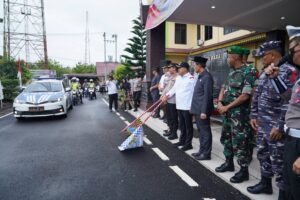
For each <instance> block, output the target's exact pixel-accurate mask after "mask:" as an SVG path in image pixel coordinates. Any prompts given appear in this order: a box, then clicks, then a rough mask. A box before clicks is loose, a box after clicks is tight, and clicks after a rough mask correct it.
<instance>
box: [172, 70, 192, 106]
mask: <svg viewBox="0 0 300 200" xmlns="http://www.w3.org/2000/svg"><path fill="white" fill-rule="evenodd" d="M195 83H196V81H195V78H194V76H193V75H191V74H190V73H187V74H185V75H184V76H178V77H177V78H176V82H175V85H174V87H173V88H172V89H171V90H170V91H169V92H168V93H167V96H168V97H169V98H170V97H172V96H173V95H175V94H176V108H177V109H178V110H190V109H191V105H192V98H193V94H194V87H195Z"/></svg>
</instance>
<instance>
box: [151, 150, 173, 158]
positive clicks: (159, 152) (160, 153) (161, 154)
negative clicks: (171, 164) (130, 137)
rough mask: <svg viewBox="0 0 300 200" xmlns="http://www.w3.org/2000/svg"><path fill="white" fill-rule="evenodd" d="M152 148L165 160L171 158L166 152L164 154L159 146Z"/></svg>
mask: <svg viewBox="0 0 300 200" xmlns="http://www.w3.org/2000/svg"><path fill="white" fill-rule="evenodd" d="M152 150H153V151H154V152H155V153H156V154H157V155H158V156H159V157H160V159H162V160H163V161H168V160H170V159H169V157H168V156H166V154H164V153H163V152H162V151H161V150H160V149H159V148H152Z"/></svg>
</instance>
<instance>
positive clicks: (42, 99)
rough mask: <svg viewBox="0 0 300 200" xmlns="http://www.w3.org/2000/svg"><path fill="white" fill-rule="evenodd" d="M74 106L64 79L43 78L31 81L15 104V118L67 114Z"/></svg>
mask: <svg viewBox="0 0 300 200" xmlns="http://www.w3.org/2000/svg"><path fill="white" fill-rule="evenodd" d="M71 106H72V100H71V97H70V92H68V91H66V89H65V88H64V86H63V83H62V81H59V80H43V81H35V82H33V83H31V84H30V85H29V86H28V87H27V88H26V89H25V90H24V91H23V92H22V93H21V94H20V95H19V96H17V97H16V99H15V101H14V104H13V113H14V116H15V118H17V119H21V118H27V117H47V116H65V117H66V116H67V112H68V109H69V108H70V107H71Z"/></svg>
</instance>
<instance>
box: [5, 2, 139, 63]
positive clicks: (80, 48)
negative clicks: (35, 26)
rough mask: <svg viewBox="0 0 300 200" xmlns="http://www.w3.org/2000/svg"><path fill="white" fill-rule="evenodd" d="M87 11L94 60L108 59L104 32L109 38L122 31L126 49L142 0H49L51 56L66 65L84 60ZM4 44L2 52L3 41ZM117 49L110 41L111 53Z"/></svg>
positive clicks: (120, 36)
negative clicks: (133, 21)
mask: <svg viewBox="0 0 300 200" xmlns="http://www.w3.org/2000/svg"><path fill="white" fill-rule="evenodd" d="M1 3H2V2H1ZM1 7H2V4H1ZM2 10H3V9H1V11H2ZM86 11H88V12H89V30H90V33H91V34H90V55H91V63H95V62H96V61H103V60H104V53H103V51H104V47H103V46H104V42H103V32H106V33H107V38H108V39H111V35H112V34H117V35H118V53H119V55H120V54H122V53H123V49H124V48H125V47H126V43H127V40H128V38H130V37H131V36H132V35H131V33H130V31H131V27H132V20H133V19H134V18H136V17H138V15H139V0H126V1H124V0H84V1H79V0H78V1H74V0H45V15H46V30H47V36H48V51H49V52H48V54H49V58H51V59H55V60H57V61H59V62H60V63H62V64H63V65H64V66H73V65H75V64H76V63H77V62H84V52H85V34H84V33H85V24H86V23H85V15H86ZM0 14H1V16H2V15H3V14H2V13H0ZM1 29H2V27H1ZM1 31H2V30H1ZM1 36H2V35H1ZM0 44H1V53H2V41H1V43H0ZM114 49H115V47H114V44H108V45H107V55H108V56H109V55H111V56H115V53H114ZM118 57H119V56H118Z"/></svg>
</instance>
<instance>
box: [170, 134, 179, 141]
mask: <svg viewBox="0 0 300 200" xmlns="http://www.w3.org/2000/svg"><path fill="white" fill-rule="evenodd" d="M168 139H169V140H176V139H178V136H177V135H170V136H169V137H168Z"/></svg>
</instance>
